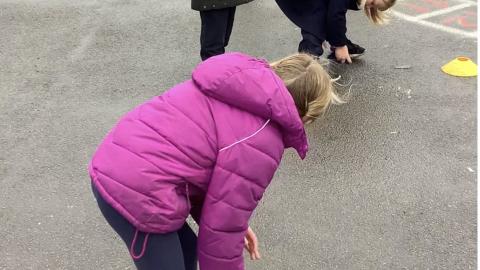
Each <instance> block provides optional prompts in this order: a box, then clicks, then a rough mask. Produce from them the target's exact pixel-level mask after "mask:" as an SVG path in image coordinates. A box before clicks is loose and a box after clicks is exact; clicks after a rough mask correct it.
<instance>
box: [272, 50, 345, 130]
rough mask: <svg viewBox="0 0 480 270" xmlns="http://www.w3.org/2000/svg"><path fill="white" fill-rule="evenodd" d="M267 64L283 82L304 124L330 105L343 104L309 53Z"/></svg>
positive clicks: (319, 114)
mask: <svg viewBox="0 0 480 270" xmlns="http://www.w3.org/2000/svg"><path fill="white" fill-rule="evenodd" d="M270 66H271V67H272V69H273V70H274V71H275V73H276V74H277V75H278V76H279V77H280V78H281V79H282V80H283V82H284V83H285V86H286V87H287V89H288V91H289V92H290V94H291V95H292V97H293V100H294V101H295V105H296V107H297V110H298V113H299V114H300V117H301V118H302V121H303V122H304V123H305V124H307V123H311V122H313V121H314V120H316V119H317V118H319V117H320V116H322V115H323V114H324V113H325V112H326V110H327V109H328V107H329V106H330V104H340V103H343V101H342V99H341V98H340V97H339V96H338V95H337V94H336V93H335V90H334V88H333V80H332V79H331V77H330V75H328V73H327V72H326V71H325V69H323V67H322V65H321V64H320V63H319V62H318V61H317V60H316V59H315V58H314V57H312V56H311V55H308V54H305V53H299V54H294V55H291V56H288V57H285V58H283V59H281V60H279V61H276V62H273V63H271V64H270Z"/></svg>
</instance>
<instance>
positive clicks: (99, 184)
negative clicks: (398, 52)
mask: <svg viewBox="0 0 480 270" xmlns="http://www.w3.org/2000/svg"><path fill="white" fill-rule="evenodd" d="M339 102H341V101H340V99H339V98H338V97H337V95H336V94H335V92H334V90H333V87H332V81H331V79H330V77H329V75H328V74H327V72H325V70H324V69H323V68H322V66H321V65H320V64H319V63H318V62H317V61H315V60H314V58H312V57H311V56H309V55H306V54H297V55H293V56H289V57H287V58H284V59H282V60H280V61H277V62H274V63H272V64H269V63H267V62H266V61H264V60H261V59H256V58H253V57H250V56H247V55H244V54H240V53H229V54H224V55H220V56H215V57H212V58H210V59H208V60H207V61H205V62H203V63H201V64H199V66H198V67H197V68H196V69H195V70H194V71H193V74H192V79H191V80H188V81H185V82H183V83H181V84H179V85H177V86H175V87H174V88H172V89H170V90H169V91H167V92H165V93H163V94H162V95H160V96H157V97H154V98H153V99H151V100H149V101H147V102H146V103H144V104H142V105H140V106H138V107H136V108H135V109H133V110H132V111H130V112H128V113H127V114H126V115H125V116H123V118H121V119H120V121H119V122H118V123H117V124H116V125H115V127H114V128H113V129H112V130H111V131H110V132H109V133H108V134H107V136H106V137H105V139H104V140H103V142H102V143H101V144H100V146H99V147H98V149H97V150H96V152H95V154H94V156H93V158H92V160H91V163H90V166H89V172H90V176H91V179H92V189H93V192H94V194H95V197H96V198H97V202H98V205H99V207H100V210H101V212H102V214H103V215H104V216H105V218H106V220H107V221H108V223H109V224H110V225H111V226H112V227H113V229H114V230H115V231H116V232H117V233H118V234H119V235H120V237H121V238H122V240H123V241H124V242H125V244H126V245H127V247H128V248H129V250H130V254H131V256H132V257H133V259H134V263H135V265H136V267H137V269H142V270H143V269H148V270H150V269H160V270H191V269H196V265H197V262H196V260H197V258H198V261H199V263H200V269H202V270H241V269H244V264H243V256H242V251H243V248H244V247H245V248H246V249H247V250H248V251H249V252H250V255H251V258H252V259H258V258H259V257H260V255H259V253H258V243H257V239H256V236H255V234H254V233H253V231H252V230H251V229H250V227H249V226H248V221H249V218H250V216H251V215H252V212H253V211H254V209H255V207H256V206H257V204H258V202H259V201H260V199H261V198H262V195H263V193H264V191H265V189H266V188H267V186H268V185H269V183H270V181H271V180H272V178H273V175H274V173H275V171H276V170H277V168H278V166H279V164H280V160H281V158H282V155H283V152H284V149H285V148H289V147H292V148H294V149H295V150H296V151H297V152H298V154H299V156H300V157H301V158H302V159H303V158H305V155H306V153H307V149H308V144H307V137H306V134H305V130H304V125H305V124H307V123H310V122H312V121H314V120H315V119H317V118H318V117H320V116H321V115H322V114H323V113H324V112H325V111H326V109H327V108H328V106H329V105H330V104H332V103H339ZM188 215H192V217H193V218H194V220H195V221H196V222H197V223H198V225H199V234H198V239H197V237H196V236H195V234H194V233H193V232H192V230H191V229H190V227H189V226H188V225H187V224H186V221H185V220H186V218H187V217H188Z"/></svg>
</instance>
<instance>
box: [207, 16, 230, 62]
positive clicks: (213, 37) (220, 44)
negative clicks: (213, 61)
mask: <svg viewBox="0 0 480 270" xmlns="http://www.w3.org/2000/svg"><path fill="white" fill-rule="evenodd" d="M200 18H201V20H202V30H201V33H200V46H201V49H200V56H201V57H202V60H206V59H207V58H209V57H212V56H215V55H219V54H223V53H225V47H226V46H227V45H228V41H229V40H230V34H231V33H232V28H233V20H234V18H235V7H230V8H223V9H214V10H206V11H200Z"/></svg>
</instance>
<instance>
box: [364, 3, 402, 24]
mask: <svg viewBox="0 0 480 270" xmlns="http://www.w3.org/2000/svg"><path fill="white" fill-rule="evenodd" d="M365 1H366V0H359V3H365ZM383 2H384V3H385V8H384V9H378V8H374V7H372V8H367V7H364V9H363V10H364V12H365V15H367V17H368V18H369V19H370V20H371V21H372V22H373V23H374V24H384V23H385V22H387V21H388V17H387V15H385V11H387V10H388V9H389V8H391V7H393V5H395V3H396V2H397V1H396V0H383Z"/></svg>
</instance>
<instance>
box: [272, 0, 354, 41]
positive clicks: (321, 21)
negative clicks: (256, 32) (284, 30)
mask: <svg viewBox="0 0 480 270" xmlns="http://www.w3.org/2000/svg"><path fill="white" fill-rule="evenodd" d="M275 1H276V2H277V4H278V6H279V7H280V9H281V10H282V11H283V13H285V15H286V16H287V17H288V18H289V19H290V20H291V21H292V22H293V23H294V24H296V25H297V26H298V27H300V28H301V29H303V30H304V31H307V32H309V33H311V34H312V35H314V36H316V37H317V38H318V39H320V40H327V41H328V42H329V43H330V44H331V45H333V46H336V47H341V46H344V45H346V44H347V37H346V33H347V21H346V15H347V10H348V9H352V10H359V8H358V5H357V1H356V0H275Z"/></svg>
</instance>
